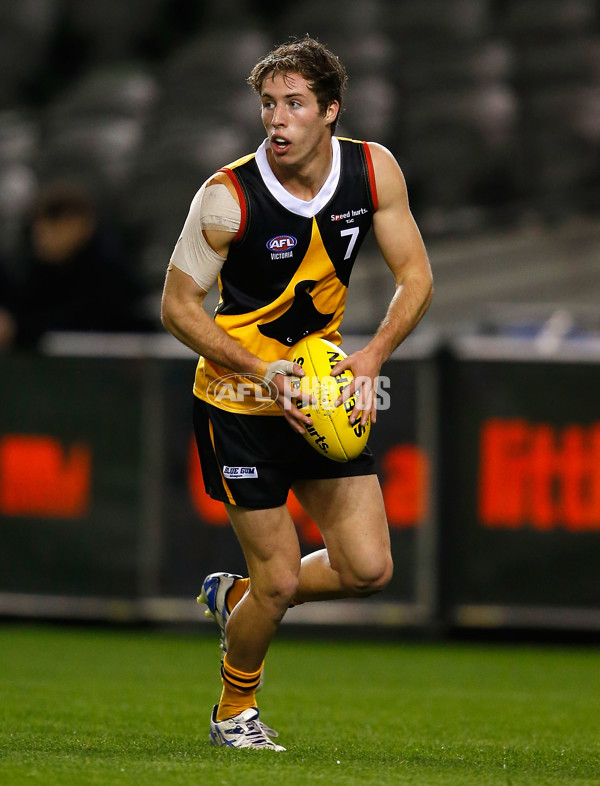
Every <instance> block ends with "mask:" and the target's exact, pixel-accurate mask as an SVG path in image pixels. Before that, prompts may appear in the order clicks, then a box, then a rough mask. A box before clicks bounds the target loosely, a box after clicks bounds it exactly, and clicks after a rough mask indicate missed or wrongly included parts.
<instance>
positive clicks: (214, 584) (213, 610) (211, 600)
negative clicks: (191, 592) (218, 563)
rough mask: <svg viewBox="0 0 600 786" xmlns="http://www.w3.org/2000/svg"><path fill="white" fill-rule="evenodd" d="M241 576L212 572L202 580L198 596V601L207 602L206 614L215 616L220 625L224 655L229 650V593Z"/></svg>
mask: <svg viewBox="0 0 600 786" xmlns="http://www.w3.org/2000/svg"><path fill="white" fill-rule="evenodd" d="M241 578H242V577H241V576H240V575H238V574H237V573H211V574H210V575H209V576H207V577H206V578H205V579H204V581H203V582H202V591H201V592H200V595H198V597H197V601H198V603H205V604H206V605H207V606H208V608H207V609H206V611H205V612H204V614H205V616H206V617H213V619H214V620H215V621H216V623H217V625H218V626H219V630H220V632H221V649H222V650H223V655H225V653H226V652H227V640H226V638H225V627H226V625H227V620H228V619H229V609H228V608H227V595H228V594H229V590H230V589H231V588H232V587H233V585H234V584H235V582H236V581H237V580H238V579H241Z"/></svg>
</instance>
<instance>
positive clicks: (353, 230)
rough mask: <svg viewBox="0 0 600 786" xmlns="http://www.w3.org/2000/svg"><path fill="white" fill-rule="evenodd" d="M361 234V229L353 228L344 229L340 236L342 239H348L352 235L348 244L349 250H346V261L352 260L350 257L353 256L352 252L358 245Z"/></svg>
mask: <svg viewBox="0 0 600 786" xmlns="http://www.w3.org/2000/svg"><path fill="white" fill-rule="evenodd" d="M359 232H360V227H351V228H350V229H342V230H341V231H340V235H341V236H342V237H346V235H350V242H349V243H348V248H347V249H346V256H345V257H344V259H350V255H351V254H352V250H353V249H354V246H355V245H356V241H357V240H358V233H359Z"/></svg>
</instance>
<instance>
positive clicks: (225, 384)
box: [206, 374, 278, 412]
mask: <svg viewBox="0 0 600 786" xmlns="http://www.w3.org/2000/svg"><path fill="white" fill-rule="evenodd" d="M206 393H207V395H208V399H209V401H210V402H211V403H212V404H215V406H217V407H219V408H220V409H226V410H227V411H228V412H241V411H242V410H243V411H244V412H259V411H260V410H261V409H267V407H270V406H271V405H272V404H273V402H274V401H275V400H276V399H277V395H278V392H277V389H276V388H274V395H272V393H271V392H269V391H268V390H267V389H266V388H265V380H264V378H263V377H259V376H258V375H257V374H246V375H244V376H242V375H241V374H227V375H226V376H224V377H218V378H217V379H213V381H212V382H211V383H210V385H209V386H208V388H207V390H206Z"/></svg>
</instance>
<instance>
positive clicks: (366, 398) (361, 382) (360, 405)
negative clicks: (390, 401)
mask: <svg viewBox="0 0 600 786" xmlns="http://www.w3.org/2000/svg"><path fill="white" fill-rule="evenodd" d="M380 368H381V360H380V358H379V357H377V356H376V355H375V353H374V352H373V351H372V350H370V349H369V348H368V347H365V348H364V349H361V350H359V351H358V352H353V353H352V354H351V355H348V357H347V358H344V359H343V360H340V362H339V363H336V365H335V366H334V367H333V368H332V369H331V376H332V377H335V376H336V375H337V374H341V373H342V371H345V370H346V369H350V371H352V373H353V375H354V379H353V380H352V382H351V383H350V384H349V385H348V387H347V388H345V390H344V392H343V393H342V395H341V396H339V397H338V399H337V400H336V402H335V405H336V407H337V406H339V405H340V404H342V403H343V402H344V401H347V400H348V399H349V398H350V397H351V396H353V395H354V396H355V399H356V404H355V406H354V409H353V411H352V413H351V415H350V422H351V423H356V421H357V420H359V419H360V422H361V424H362V425H363V426H364V425H365V424H366V422H367V420H368V419H369V416H370V417H371V421H372V422H373V423H375V421H376V420H377V377H378V375H379V370H380Z"/></svg>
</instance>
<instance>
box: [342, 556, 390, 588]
mask: <svg viewBox="0 0 600 786" xmlns="http://www.w3.org/2000/svg"><path fill="white" fill-rule="evenodd" d="M392 574H393V563H392V559H391V557H390V556H389V555H388V556H386V557H385V558H382V559H380V560H377V561H372V562H370V563H369V564H366V563H365V564H364V565H362V566H360V568H359V569H358V570H355V571H354V572H352V573H351V574H350V575H348V576H346V577H344V578H343V581H344V584H345V585H346V587H347V588H348V589H349V590H350V591H351V592H352V594H354V595H356V596H358V597H368V596H369V595H374V594H375V593H377V592H381V591H382V590H383V589H385V587H386V586H387V585H388V584H389V582H390V579H391V578H392Z"/></svg>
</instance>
